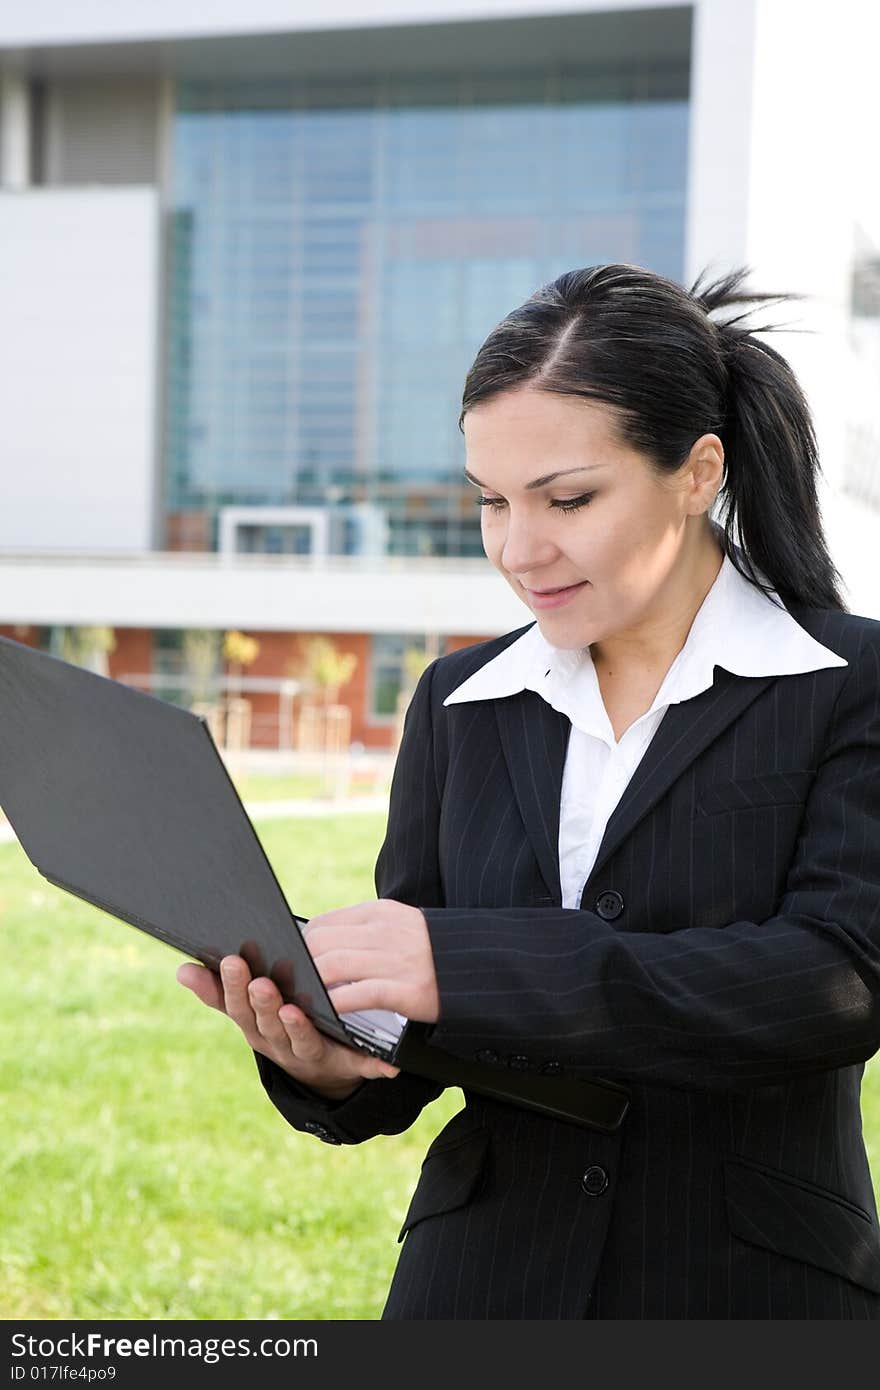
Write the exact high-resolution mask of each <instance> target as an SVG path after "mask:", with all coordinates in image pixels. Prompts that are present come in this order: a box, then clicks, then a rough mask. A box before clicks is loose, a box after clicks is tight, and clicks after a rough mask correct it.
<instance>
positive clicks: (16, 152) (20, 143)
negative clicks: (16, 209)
mask: <svg viewBox="0 0 880 1390" xmlns="http://www.w3.org/2000/svg"><path fill="white" fill-rule="evenodd" d="M30 181H31V129H30V91H29V84H28V80H27V78H26V77H24V76H23V75H22V74H21V73H17V72H6V73H3V74H2V75H0V187H2V188H27V187H28V185H29V183H30Z"/></svg>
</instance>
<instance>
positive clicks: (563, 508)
mask: <svg viewBox="0 0 880 1390" xmlns="http://www.w3.org/2000/svg"><path fill="white" fill-rule="evenodd" d="M595 495H596V494H595V493H594V492H585V493H584V495H583V496H582V497H566V498H565V499H561V498H557V499H556V500H555V501H553V502H551V503H550V506H551V507H555V508H556V510H557V511H560V512H577V511H579V510H580V508H581V507H588V506H589V505H590V503H591V502H592V500H593V498H594V497H595Z"/></svg>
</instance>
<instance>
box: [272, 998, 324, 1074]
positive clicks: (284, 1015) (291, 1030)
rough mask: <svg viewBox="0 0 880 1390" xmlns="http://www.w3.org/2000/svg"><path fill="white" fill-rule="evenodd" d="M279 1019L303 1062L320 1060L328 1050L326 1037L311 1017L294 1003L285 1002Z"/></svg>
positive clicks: (294, 1050) (291, 1044)
mask: <svg viewBox="0 0 880 1390" xmlns="http://www.w3.org/2000/svg"><path fill="white" fill-rule="evenodd" d="M278 1020H279V1022H280V1024H281V1026H282V1028H283V1030H284V1033H285V1036H286V1037H287V1040H288V1042H289V1043H290V1047H291V1050H292V1052H293V1053H294V1054H295V1055H296V1057H297V1058H298V1059H299V1060H300V1061H301V1062H320V1061H321V1060H322V1059H323V1057H324V1056H325V1054H326V1052H327V1042H326V1039H325V1038H324V1037H323V1036H322V1035H321V1033H319V1032H318V1029H317V1028H316V1027H315V1025H314V1024H313V1023H312V1022H311V1020H310V1019H309V1018H307V1017H306V1015H305V1014H304V1013H303V1011H302V1009H298V1008H297V1007H296V1006H295V1005H294V1004H285V1005H284V1006H283V1007H282V1008H281V1009H280V1010H279V1013H278Z"/></svg>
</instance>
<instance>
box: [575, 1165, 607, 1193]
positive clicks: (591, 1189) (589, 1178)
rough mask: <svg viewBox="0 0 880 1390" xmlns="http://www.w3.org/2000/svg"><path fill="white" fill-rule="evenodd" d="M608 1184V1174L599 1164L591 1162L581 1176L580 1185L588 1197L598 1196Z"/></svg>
mask: <svg viewBox="0 0 880 1390" xmlns="http://www.w3.org/2000/svg"><path fill="white" fill-rule="evenodd" d="M607 1186H608V1174H607V1173H606V1171H605V1169H604V1168H603V1167H601V1165H600V1164H598V1163H594V1164H592V1165H591V1166H590V1167H589V1168H588V1169H587V1171H586V1172H585V1173H584V1176H583V1177H582V1178H581V1187H582V1188H583V1189H584V1191H585V1192H586V1194H587V1196H588V1197H598V1196H599V1194H600V1193H602V1192H604V1191H605V1189H606V1187H607Z"/></svg>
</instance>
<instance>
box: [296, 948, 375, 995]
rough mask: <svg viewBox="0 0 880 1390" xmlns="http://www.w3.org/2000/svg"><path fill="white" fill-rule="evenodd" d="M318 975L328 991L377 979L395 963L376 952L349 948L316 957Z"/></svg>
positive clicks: (326, 952)
mask: <svg viewBox="0 0 880 1390" xmlns="http://www.w3.org/2000/svg"><path fill="white" fill-rule="evenodd" d="M314 960H315V965H316V966H317V968H318V974H319V975H320V976H321V979H322V980H323V982H324V984H325V985H326V986H327V988H328V989H330V988H332V987H333V986H334V985H338V984H343V983H344V984H352V983H353V982H355V981H357V980H364V979H375V978H376V976H378V975H381V974H382V973H383V966H384V968H385V969H386V970H388V969H391V968H392V966H393V962H391V961H387V960H385V959H383V957H382V956H381V955H379V954H378V953H377V952H375V951H369V950H358V949H352V948H350V947H348V946H346V947H337V948H336V949H335V950H330V951H322V952H321V953H320V955H316V956H315V957H314Z"/></svg>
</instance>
